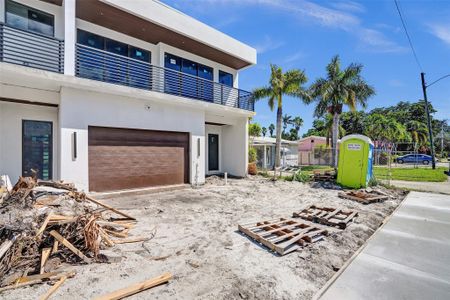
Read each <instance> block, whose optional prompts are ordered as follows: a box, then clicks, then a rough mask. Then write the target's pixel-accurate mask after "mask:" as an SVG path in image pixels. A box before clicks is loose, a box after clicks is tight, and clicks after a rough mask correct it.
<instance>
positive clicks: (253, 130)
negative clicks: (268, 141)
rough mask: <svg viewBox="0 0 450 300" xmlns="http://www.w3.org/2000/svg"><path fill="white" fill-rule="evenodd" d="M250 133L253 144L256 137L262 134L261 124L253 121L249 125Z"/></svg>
mask: <svg viewBox="0 0 450 300" xmlns="http://www.w3.org/2000/svg"><path fill="white" fill-rule="evenodd" d="M248 135H249V136H250V138H251V143H252V144H253V140H254V139H255V137H257V136H260V135H261V126H260V125H259V124H258V123H252V124H249V125H248Z"/></svg>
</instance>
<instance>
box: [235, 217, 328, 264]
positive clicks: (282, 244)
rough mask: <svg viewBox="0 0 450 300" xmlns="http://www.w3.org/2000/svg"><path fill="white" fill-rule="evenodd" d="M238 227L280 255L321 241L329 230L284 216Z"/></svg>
mask: <svg viewBox="0 0 450 300" xmlns="http://www.w3.org/2000/svg"><path fill="white" fill-rule="evenodd" d="M238 229H239V231H240V232H242V233H244V234H245V235H247V236H249V237H250V238H252V239H254V240H256V241H258V242H259V243H261V244H263V245H264V246H266V247H267V248H269V249H270V250H272V251H275V252H277V253H278V254H279V255H285V254H288V253H291V252H293V251H297V250H299V249H301V248H303V247H305V246H307V245H309V244H311V243H314V242H317V241H320V240H322V239H323V238H324V237H325V236H326V235H328V231H329V230H328V229H327V228H326V227H325V226H322V225H320V224H314V223H312V222H309V221H306V220H294V219H284V218H280V219H275V220H268V221H261V222H253V223H249V224H244V225H238Z"/></svg>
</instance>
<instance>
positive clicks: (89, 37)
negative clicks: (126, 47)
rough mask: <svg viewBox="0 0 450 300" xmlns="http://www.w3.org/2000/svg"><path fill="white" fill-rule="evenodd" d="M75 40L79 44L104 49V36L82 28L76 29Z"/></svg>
mask: <svg viewBox="0 0 450 300" xmlns="http://www.w3.org/2000/svg"><path fill="white" fill-rule="evenodd" d="M77 41H78V43H79V44H82V45H85V46H89V47H92V48H96V49H100V50H104V48H105V38H104V37H102V36H99V35H96V34H93V33H90V32H87V31H84V30H78V36H77Z"/></svg>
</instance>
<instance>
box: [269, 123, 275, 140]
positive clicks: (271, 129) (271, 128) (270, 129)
mask: <svg viewBox="0 0 450 300" xmlns="http://www.w3.org/2000/svg"><path fill="white" fill-rule="evenodd" d="M274 131H275V125H273V124H270V125H269V132H270V137H273V132H274Z"/></svg>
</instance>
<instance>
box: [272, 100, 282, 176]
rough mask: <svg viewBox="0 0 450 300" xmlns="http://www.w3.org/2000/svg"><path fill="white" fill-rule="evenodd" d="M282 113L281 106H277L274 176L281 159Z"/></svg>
mask: <svg viewBox="0 0 450 300" xmlns="http://www.w3.org/2000/svg"><path fill="white" fill-rule="evenodd" d="M282 115H283V108H282V107H281V105H280V106H278V109H277V129H276V135H277V136H276V143H275V164H274V169H273V171H274V172H273V174H274V177H275V176H276V168H278V167H279V166H280V160H281V156H280V154H281V118H282Z"/></svg>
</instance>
